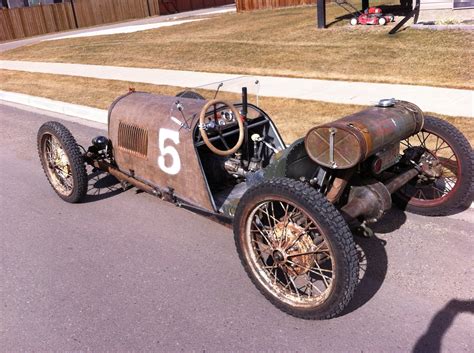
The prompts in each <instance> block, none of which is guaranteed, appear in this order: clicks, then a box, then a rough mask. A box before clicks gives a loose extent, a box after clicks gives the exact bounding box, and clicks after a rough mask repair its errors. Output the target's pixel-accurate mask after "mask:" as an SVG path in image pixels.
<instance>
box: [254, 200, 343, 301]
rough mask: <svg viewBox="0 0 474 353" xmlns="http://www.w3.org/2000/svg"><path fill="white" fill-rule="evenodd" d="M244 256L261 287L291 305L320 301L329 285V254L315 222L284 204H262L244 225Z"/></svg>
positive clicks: (331, 276)
mask: <svg viewBox="0 0 474 353" xmlns="http://www.w3.org/2000/svg"><path fill="white" fill-rule="evenodd" d="M246 231H247V235H246V239H247V242H248V243H247V244H246V245H247V248H248V253H247V256H249V257H250V259H249V260H251V261H250V262H251V263H252V264H253V270H254V271H255V272H256V273H258V274H259V275H260V277H261V279H262V283H263V284H264V285H265V286H267V287H269V289H270V290H273V291H275V292H277V293H278V294H279V295H280V297H281V299H282V300H284V301H286V302H288V303H289V304H291V305H296V306H303V307H304V306H312V305H314V304H315V303H319V302H321V301H323V300H324V299H325V298H326V297H327V296H328V294H329V292H330V291H331V288H332V282H333V276H334V272H333V261H332V252H331V250H330V247H329V245H328V243H327V242H326V240H325V237H324V235H323V234H322V233H321V231H320V229H319V227H318V226H317V225H316V223H315V221H314V220H313V219H311V217H310V216H309V215H308V214H306V213H305V212H304V211H303V210H301V209H299V208H298V207H297V206H295V205H294V204H291V203H289V202H287V201H284V200H272V201H266V202H262V203H261V204H260V205H258V206H257V207H256V208H255V209H254V210H253V211H252V213H251V215H250V217H249V221H248V223H247V230H246Z"/></svg>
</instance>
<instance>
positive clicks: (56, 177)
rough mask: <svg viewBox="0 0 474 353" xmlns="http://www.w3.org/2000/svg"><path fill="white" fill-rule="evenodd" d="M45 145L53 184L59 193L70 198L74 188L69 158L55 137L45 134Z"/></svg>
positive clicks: (44, 148) (44, 149)
mask: <svg viewBox="0 0 474 353" xmlns="http://www.w3.org/2000/svg"><path fill="white" fill-rule="evenodd" d="M43 143H44V147H43V151H44V152H43V153H44V154H45V158H46V160H47V161H48V163H47V166H48V173H49V176H50V180H51V183H52V184H54V188H55V189H57V190H58V192H60V193H61V194H63V195H65V196H69V195H70V194H71V193H72V191H73V186H74V181H73V179H72V172H71V164H70V162H69V158H68V156H67V155H66V152H65V151H64V149H63V148H62V146H61V144H60V143H59V141H58V139H57V138H56V137H55V136H53V135H51V134H45V135H44V137H43Z"/></svg>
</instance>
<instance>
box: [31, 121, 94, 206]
mask: <svg viewBox="0 0 474 353" xmlns="http://www.w3.org/2000/svg"><path fill="white" fill-rule="evenodd" d="M37 142H38V153H39V158H40V161H41V165H42V167H43V170H44V173H45V174H46V177H47V178H48V181H49V183H50V184H51V186H52V187H53V189H54V191H55V192H56V193H57V194H58V195H59V197H60V198H62V199H63V200H64V201H67V202H71V203H75V202H79V201H80V200H81V199H82V197H84V195H85V194H86V192H87V173H86V167H85V165H84V158H83V156H82V154H81V151H80V149H79V146H78V145H77V143H76V140H75V139H74V137H73V136H72V134H71V132H70V131H69V130H68V129H67V128H66V127H65V126H64V125H62V124H60V123H58V122H56V121H48V122H46V123H44V124H43V125H42V126H41V127H40V129H39V131H38V139H37Z"/></svg>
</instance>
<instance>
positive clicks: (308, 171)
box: [38, 87, 474, 319]
mask: <svg viewBox="0 0 474 353" xmlns="http://www.w3.org/2000/svg"><path fill="white" fill-rule="evenodd" d="M38 151H39V157H40V160H41V163H42V166H43V169H44V171H45V174H46V176H47V178H48V180H49V182H50V184H51V185H52V187H53V189H54V190H55V191H56V193H57V194H58V195H59V196H60V197H61V198H62V199H63V200H65V201H67V202H71V203H75V202H80V201H81V199H82V198H83V197H84V196H85V194H86V191H87V183H88V175H87V171H86V166H87V165H90V166H92V167H93V168H95V169H96V170H101V171H105V172H107V173H110V174H111V175H113V176H114V177H116V178H117V179H118V180H119V181H120V182H121V183H122V186H123V187H124V188H126V187H127V186H133V187H136V188H138V189H141V190H144V191H146V192H148V193H150V194H153V195H156V196H158V197H159V198H161V199H163V200H166V201H169V202H172V203H174V204H176V205H177V206H180V207H185V208H187V209H190V210H193V211H195V212H198V213H200V214H204V215H207V216H209V217H212V218H213V219H215V220H217V221H220V222H223V223H225V224H228V225H232V226H233V231H234V236H235V243H236V247H237V252H238V254H239V256H240V259H241V261H242V264H243V267H244V268H245V270H246V272H247V274H248V276H249V277H250V279H251V280H252V282H253V283H254V284H255V286H256V287H257V288H258V289H259V290H260V292H261V293H262V294H263V295H264V296H265V297H266V298H267V299H268V300H269V301H270V302H272V303H273V304H274V305H275V306H276V307H278V308H279V309H281V310H283V311H285V312H287V313H289V314H291V315H294V316H297V317H301V318H306V319H328V318H332V317H334V316H336V315H338V314H340V313H341V312H342V311H343V310H344V308H345V307H346V305H347V304H348V303H349V301H350V300H351V298H352V296H353V293H354V290H355V288H356V285H357V283H358V275H359V270H358V265H359V263H358V257H357V251H356V247H355V243H354V239H353V233H355V232H358V233H362V234H363V235H366V236H370V235H371V231H370V228H369V227H368V224H370V223H372V222H376V221H377V220H379V219H380V218H381V217H382V216H383V215H384V213H385V212H386V211H387V210H388V209H390V208H391V206H392V200H393V201H395V203H396V204H398V205H400V206H401V207H403V208H405V209H407V210H409V211H412V212H415V213H419V214H424V215H434V216H435V215H446V214H449V213H453V212H456V210H458V209H460V208H461V207H463V206H464V205H466V204H468V203H469V202H471V201H472V189H471V188H472V181H473V175H474V174H473V162H472V149H471V146H470V144H469V142H468V141H467V140H466V138H465V137H464V136H463V135H462V133H461V132H459V131H458V130H457V129H456V128H454V127H453V126H452V125H450V124H449V123H447V122H446V121H443V120H440V119H438V118H435V117H431V116H425V115H424V114H423V112H422V111H421V110H420V109H419V108H418V107H417V106H416V105H414V104H412V103H408V102H405V101H399V100H395V99H385V100H381V101H380V102H379V103H378V104H377V105H376V106H373V107H369V108H367V109H365V110H363V111H361V112H359V113H356V114H353V115H350V116H346V117H344V118H341V119H339V120H336V121H334V122H332V123H328V124H324V125H321V126H316V127H314V128H312V129H310V130H309V131H308V132H307V134H306V135H305V136H304V137H302V138H300V139H298V140H296V141H295V142H293V143H292V144H291V145H289V146H287V145H285V143H284V142H283V139H282V138H281V136H280V133H279V132H278V130H277V128H276V126H275V124H274V123H273V122H272V120H271V118H270V117H269V116H268V115H267V114H266V113H265V112H264V111H263V110H262V109H260V108H259V107H258V106H257V105H254V104H250V103H248V102H247V89H246V88H245V87H244V88H242V101H241V102H238V103H235V104H233V103H230V102H227V101H223V100H219V99H211V100H206V99H204V98H203V97H202V96H201V95H199V94H197V93H196V92H193V91H185V92H181V93H180V94H179V95H178V96H177V97H175V96H164V95H154V94H149V93H144V92H135V91H131V92H129V93H127V94H125V95H123V96H121V97H119V98H118V99H116V100H115V101H114V102H113V104H112V105H111V107H110V110H109V121H108V137H105V136H98V137H95V138H94V139H93V140H92V145H91V146H90V147H88V148H87V149H84V148H82V147H81V146H79V145H78V144H77V143H76V141H75V139H74V137H73V136H72V135H71V133H70V132H69V130H68V129H67V128H66V127H64V126H63V125H61V124H60V123H59V122H47V123H45V124H44V125H42V126H41V128H40V129H39V132H38ZM88 168H89V169H90V167H88Z"/></svg>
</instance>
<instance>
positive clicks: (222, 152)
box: [199, 99, 244, 156]
mask: <svg viewBox="0 0 474 353" xmlns="http://www.w3.org/2000/svg"><path fill="white" fill-rule="evenodd" d="M217 104H222V105H224V106H226V107H228V108H229V109H230V110H231V112H232V114H234V117H235V120H236V121H237V124H238V125H239V139H238V140H237V143H236V144H235V145H234V147H232V148H228V149H226V150H221V149H219V148H217V147H215V146H214V145H213V144H212V142H211V141H210V140H209V137H208V136H207V132H206V130H205V128H204V127H205V124H206V122H205V120H206V113H207V111H208V109H209V108H210V107H211V106H213V105H217ZM216 125H217V126H216V128H217V129H218V133H219V135H221V126H220V125H219V124H216ZM199 132H200V133H201V136H202V140H203V141H204V143H205V144H206V146H207V147H208V148H209V149H210V150H211V151H212V152H214V153H215V154H217V155H219V156H229V155H231V154H233V153H235V152H237V151H238V150H239V148H240V146H242V143H243V142H244V123H243V122H242V119H241V118H240V113H239V112H238V110H237V108H235V107H234V105H233V104H232V103H229V102H227V101H224V100H219V99H211V100H210V101H208V102H207V103H206V104H205V105H204V107H203V108H202V110H201V115H200V116H199ZM221 139H222V140H224V139H223V138H222V135H221ZM223 142H224V145H226V144H225V141H223Z"/></svg>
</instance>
